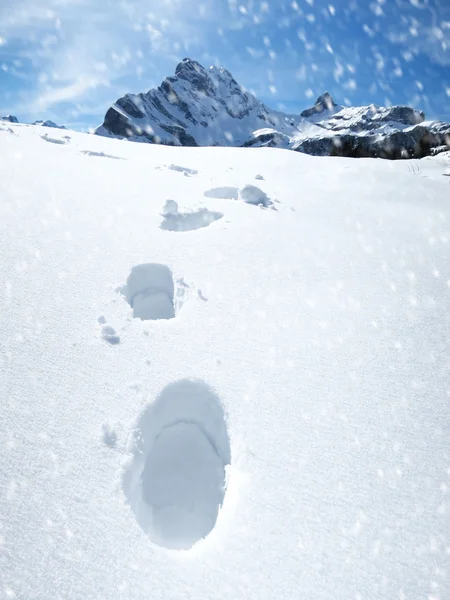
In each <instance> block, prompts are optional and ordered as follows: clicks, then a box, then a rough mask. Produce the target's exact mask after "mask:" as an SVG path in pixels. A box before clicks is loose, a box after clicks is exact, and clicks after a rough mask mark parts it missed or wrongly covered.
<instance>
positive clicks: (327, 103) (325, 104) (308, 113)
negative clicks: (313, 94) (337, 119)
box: [300, 92, 337, 118]
mask: <svg viewBox="0 0 450 600" xmlns="http://www.w3.org/2000/svg"><path fill="white" fill-rule="evenodd" d="M335 106H337V104H336V102H335V101H334V100H333V96H332V95H331V94H330V93H329V92H324V93H323V94H321V95H320V96H319V97H318V98H317V100H316V101H315V103H314V106H311V108H307V109H306V110H304V111H303V112H302V113H300V115H301V116H302V117H306V118H307V117H312V116H314V115H316V114H319V113H322V112H323V111H324V110H331V109H332V108H334V107H335Z"/></svg>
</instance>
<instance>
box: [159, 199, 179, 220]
mask: <svg viewBox="0 0 450 600" xmlns="http://www.w3.org/2000/svg"><path fill="white" fill-rule="evenodd" d="M177 213H178V203H177V202H175V200H166V201H165V202H164V206H163V209H162V211H161V216H162V217H167V216H169V215H176V214H177Z"/></svg>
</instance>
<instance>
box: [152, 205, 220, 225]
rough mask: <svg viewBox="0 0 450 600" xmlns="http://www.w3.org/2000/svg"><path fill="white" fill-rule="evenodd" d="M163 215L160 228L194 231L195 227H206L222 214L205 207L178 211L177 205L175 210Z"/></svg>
mask: <svg viewBox="0 0 450 600" xmlns="http://www.w3.org/2000/svg"><path fill="white" fill-rule="evenodd" d="M172 202H173V201H172ZM175 204H176V203H175ZM163 216H164V220H163V221H162V223H161V225H160V227H161V229H165V230H167V231H194V230H195V229H201V228H202V227H208V225H211V223H214V221H218V220H219V219H221V218H222V217H223V214H222V213H220V212H214V211H212V210H208V209H207V208H200V209H199V210H196V211H194V212H187V213H180V212H178V207H177V212H166V213H164V214H163Z"/></svg>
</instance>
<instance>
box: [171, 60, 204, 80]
mask: <svg viewBox="0 0 450 600" xmlns="http://www.w3.org/2000/svg"><path fill="white" fill-rule="evenodd" d="M205 71H206V69H205V67H202V65H201V64H200V63H199V62H197V61H196V60H193V59H192V58H183V60H182V61H181V62H179V63H178V64H177V66H176V68H175V75H178V76H182V75H183V74H187V73H190V72H196V73H204V72H205Z"/></svg>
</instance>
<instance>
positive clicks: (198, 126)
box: [96, 58, 450, 158]
mask: <svg viewBox="0 0 450 600" xmlns="http://www.w3.org/2000/svg"><path fill="white" fill-rule="evenodd" d="M424 118H425V116H424V114H423V112H422V111H419V110H414V109H412V108H409V107H408V106H392V107H389V108H383V107H378V106H375V105H371V106H361V107H351V108H347V107H343V106H338V105H337V104H336V103H335V102H334V100H333V98H332V97H331V95H330V94H329V93H328V92H325V93H324V94H322V95H321V96H319V98H318V99H317V100H316V102H315V104H314V106H312V107H311V108H309V109H306V110H304V111H303V112H302V113H301V114H300V115H287V114H284V113H280V112H276V111H273V110H271V109H270V108H268V107H267V106H265V105H264V104H263V103H262V102H260V101H259V100H258V99H257V98H255V96H253V95H252V94H251V93H249V92H248V91H246V90H245V89H244V88H242V87H241V86H240V85H239V84H238V83H237V82H236V81H235V79H234V78H233V76H232V75H231V73H230V72H229V71H227V70H226V69H223V68H217V67H210V68H209V69H205V68H204V67H202V66H201V65H200V64H199V63H198V62H196V61H194V60H191V59H189V58H185V59H184V60H183V61H182V62H181V63H180V64H179V65H178V66H177V68H176V69H175V75H174V76H172V77H168V78H167V79H165V80H164V81H163V82H162V84H161V86H160V87H158V88H157V89H154V90H150V91H149V92H147V93H146V94H127V95H126V96H124V97H123V98H119V100H117V102H115V103H114V104H113V105H112V106H111V108H109V110H108V111H107V113H106V116H105V120H104V122H103V124H102V125H101V126H100V127H98V128H97V130H96V133H97V134H98V135H104V136H117V137H125V138H127V139H131V140H134V141H144V142H151V143H161V144H168V145H181V146H270V147H278V148H290V149H293V150H298V151H301V152H305V153H307V154H315V155H344V156H346V155H351V156H374V157H378V156H381V157H383V158H408V157H416V158H421V157H423V156H427V155H429V154H431V153H432V152H436V151H442V150H443V148H445V147H450V124H449V123H442V122H430V123H423V121H424ZM419 124H422V125H420V126H419ZM408 127H409V129H408Z"/></svg>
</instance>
